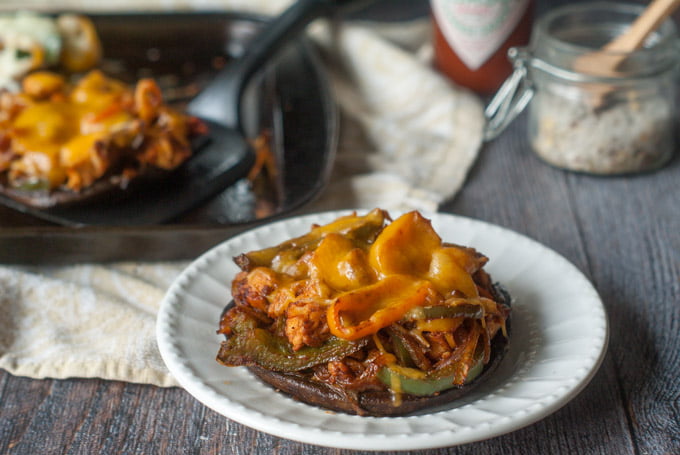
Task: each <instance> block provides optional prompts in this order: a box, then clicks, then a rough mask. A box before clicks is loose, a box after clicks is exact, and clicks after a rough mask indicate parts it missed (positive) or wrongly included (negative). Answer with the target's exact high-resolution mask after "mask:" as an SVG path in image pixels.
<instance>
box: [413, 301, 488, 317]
mask: <svg viewBox="0 0 680 455" xmlns="http://www.w3.org/2000/svg"><path fill="white" fill-rule="evenodd" d="M459 317H465V318H471V319H482V318H483V317H484V308H483V307H482V306H481V305H474V304H471V303H463V304H460V305H456V306H449V305H435V306H426V307H418V308H415V309H414V310H413V312H412V313H407V315H406V317H405V319H411V320H416V319H443V318H459Z"/></svg>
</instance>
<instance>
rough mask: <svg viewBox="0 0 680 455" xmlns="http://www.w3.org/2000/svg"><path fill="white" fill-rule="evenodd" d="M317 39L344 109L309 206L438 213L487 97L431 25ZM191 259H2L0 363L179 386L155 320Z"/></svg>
mask: <svg viewBox="0 0 680 455" xmlns="http://www.w3.org/2000/svg"><path fill="white" fill-rule="evenodd" d="M288 1H289V0H275V1H273V0H241V1H238V0H222V1H219V0H213V1H210V0H194V1H191V0H186V1H180V0H176V1H172V0H144V1H142V0H126V1H122V0H119V1H117V2H93V1H87V0H63V1H62V2H60V7H61V8H64V9H73V10H82V11H88V10H97V9H99V10H101V9H112V7H113V6H115V8H120V9H123V10H125V9H129V10H133V9H140V8H141V9H155V8H160V9H180V10H186V9H212V10H214V9H239V10H249V11H256V12H261V13H266V14H275V13H277V12H279V11H280V10H281V9H282V8H283V7H284V6H285V5H286V4H287V3H288ZM17 5H21V7H23V8H33V9H42V8H43V7H45V8H47V9H49V7H50V2H49V1H47V0H39V1H36V0H25V1H23V2H21V3H20V4H19V3H16V2H12V1H5V2H2V4H0V9H7V10H14V9H16V8H17ZM45 5H47V6H45ZM112 5H113V6H112ZM310 34H311V35H312V36H313V39H314V40H315V41H316V42H317V43H318V44H319V47H320V48H321V49H322V53H323V54H324V55H325V57H326V59H325V60H326V61H327V62H328V67H329V72H330V75H331V79H332V86H333V89H334V94H335V97H336V99H337V101H338V104H339V105H340V108H341V114H342V116H341V123H340V139H339V149H338V155H337V162H336V165H335V167H334V172H333V176H332V178H331V182H330V184H329V186H328V188H327V189H326V190H325V191H324V192H323V193H322V194H321V196H320V198H319V199H318V200H317V201H316V202H315V203H313V204H311V205H310V206H309V207H308V208H307V210H308V211H316V210H329V209H338V208H355V207H356V208H373V207H383V208H386V209H391V210H404V209H420V210H429V211H433V210H436V209H437V206H438V204H440V203H441V202H442V201H444V200H446V199H447V198H450V197H452V196H453V195H454V194H455V193H456V192H457V191H458V190H459V189H460V187H461V185H462V184H463V183H464V180H465V176H466V174H467V172H468V170H469V168H470V166H471V165H472V163H473V162H474V160H475V158H476V156H477V153H478V151H479V149H480V147H481V143H482V129H483V123H484V120H483V113H482V105H481V102H480V100H478V99H477V98H476V97H475V96H474V95H471V94H469V93H468V92H466V91H464V90H461V89H459V88H456V87H453V86H452V85H451V84H450V83H449V82H447V81H446V80H445V79H443V78H442V77H441V76H439V75H438V74H437V73H436V72H434V71H433V70H432V69H431V68H430V64H429V60H428V54H429V47H428V45H429V24H428V22H427V21H426V20H422V21H416V22H413V23H408V24H396V25H385V24H381V25H379V26H378V25H376V24H371V25H370V26H369V25H368V24H345V25H344V26H342V27H341V28H340V29H339V30H334V29H331V28H330V27H328V26H327V24H326V23H325V22H323V21H319V22H317V23H315V24H313V26H312V27H311V29H310ZM1 224H2V223H1V221H0V227H1ZM186 265H187V264H186V263H164V264H159V263H152V264H149V263H124V264H112V265H96V264H81V265H74V266H61V267H46V266H33V267H17V266H3V265H0V368H3V369H5V370H7V371H9V372H11V373H13V374H16V375H22V376H29V377H35V378H45V377H49V378H67V377H96V378H104V379H111V380H123V381H129V382H138V383H148V384H155V385H158V386H172V385H176V382H175V380H174V379H173V378H172V377H171V375H170V374H169V372H168V371H167V370H166V368H165V366H164V364H163V361H162V359H161V358H160V354H159V352H158V349H157V346H156V341H155V331H154V325H155V317H156V313H157V311H158V308H159V304H160V301H161V299H162V297H163V295H164V293H165V291H166V289H167V288H168V287H169V285H170V283H171V282H172V280H173V279H174V278H175V277H176V276H177V275H178V274H179V273H180V272H181V270H182V269H183V268H184V267H185V266H186Z"/></svg>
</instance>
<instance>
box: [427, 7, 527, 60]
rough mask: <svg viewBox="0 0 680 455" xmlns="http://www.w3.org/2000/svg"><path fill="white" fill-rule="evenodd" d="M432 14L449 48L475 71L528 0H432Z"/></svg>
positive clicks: (514, 24)
mask: <svg viewBox="0 0 680 455" xmlns="http://www.w3.org/2000/svg"><path fill="white" fill-rule="evenodd" d="M431 3H432V13H433V14H434V17H435V20H436V21H437V25H438V26H439V28H440V29H441V31H442V33H443V34H444V36H445V37H446V40H447V41H448V43H449V46H451V49H453V51H454V52H455V53H456V55H458V57H459V58H460V59H461V60H462V61H463V63H465V65H466V66H467V67H468V68H470V69H471V70H473V71H474V70H477V69H479V67H481V66H482V65H483V64H484V63H485V62H486V61H487V60H488V59H489V58H491V56H493V55H494V54H495V53H496V52H497V51H498V49H499V48H500V47H501V46H502V45H503V43H504V42H505V40H506V39H508V36H510V34H511V33H512V32H513V30H514V29H515V27H517V24H518V23H519V21H520V20H521V19H522V16H523V15H524V12H525V11H526V9H527V7H528V5H529V0H432V1H431Z"/></svg>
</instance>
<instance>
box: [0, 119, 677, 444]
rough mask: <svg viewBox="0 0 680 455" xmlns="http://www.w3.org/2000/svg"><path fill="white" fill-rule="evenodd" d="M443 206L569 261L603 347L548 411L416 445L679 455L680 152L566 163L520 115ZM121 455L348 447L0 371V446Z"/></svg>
mask: <svg viewBox="0 0 680 455" xmlns="http://www.w3.org/2000/svg"><path fill="white" fill-rule="evenodd" d="M444 209H445V211H449V212H452V213H456V214H460V215H465V216H470V217H474V218H478V219H481V220H485V221H489V222H492V223H496V224H499V225H501V226H504V227H507V228H510V229H513V230H516V231H518V232H520V233H522V234H525V235H527V236H529V237H532V238H534V239H536V240H537V241H539V242H541V243H543V244H545V245H546V246H548V247H550V248H552V249H554V250H556V251H557V252H558V253H560V254H562V255H563V256H565V257H566V258H567V259H569V260H570V261H571V262H573V263H574V264H575V265H576V267H578V268H579V269H580V270H581V271H582V272H583V273H584V274H585V275H586V276H587V277H588V278H589V279H590V280H592V282H593V284H594V285H595V287H596V289H597V290H598V292H599V293H600V296H601V297H602V299H603V301H604V303H605V306H606V310H607V312H608V317H609V322H610V329H611V333H610V342H609V350H608V354H607V356H606V357H605V360H604V362H603V364H602V366H601V368H600V370H599V371H598V373H597V374H596V375H595V377H594V378H593V380H592V381H591V383H590V384H589V385H588V386H587V387H586V388H585V389H584V390H583V391H582V392H581V393H580V394H579V395H578V396H577V397H576V398H575V399H574V400H572V401H571V402H569V403H568V404H567V405H565V406H564V407H563V408H562V409H560V410H558V411H557V412H555V413H554V414H552V415H551V416H549V417H547V418H545V419H543V420H541V421H539V422H537V423H535V424H533V425H530V426H528V427H526V428H523V429H520V430H518V431H515V432H513V433H510V434H506V435H503V436H500V437H497V438H493V439H490V440H486V441H482V442H478V443H473V444H467V445H463V446H458V447H451V448H446V449H439V450H430V451H422V452H411V453H419V454H420V453H422V454H428V455H435V454H436V455H440V454H504V455H505V454H517V455H520V454H522V455H525V454H616V455H618V454H634V455H642V454H655V455H671V454H679V453H680V416H679V414H680V411H679V410H680V375H679V374H678V372H679V371H680V158H678V156H676V157H675V159H674V160H673V161H672V162H671V163H670V164H669V165H668V166H666V167H665V168H663V169H662V170H660V171H658V172H654V173H650V174H645V175H636V176H625V177H606V178H605V177H593V176H588V175H579V174H573V173H568V172H564V171H561V170H558V169H554V168H552V167H550V166H548V165H546V164H544V163H543V162H542V161H540V160H539V159H538V158H536V156H535V155H534V154H533V153H532V152H531V151H530V150H529V146H528V143H527V140H526V118H525V117H520V118H519V119H518V120H517V121H516V122H515V123H514V124H513V125H512V126H511V127H510V128H509V129H508V130H507V131H506V132H505V133H504V134H503V135H502V136H501V137H500V138H498V140H496V141H494V142H493V143H491V144H488V145H487V146H486V147H485V148H484V150H483V151H482V154H481V155H480V157H479V160H478V161H477V163H476V165H475V166H474V168H473V170H472V172H471V173H470V176H469V178H468V181H467V183H466V185H465V187H464V188H463V190H462V191H461V192H460V193H459V194H458V196H457V197H455V198H454V199H453V200H452V201H449V202H447V203H446V204H445V206H444ZM117 453H121V454H217V453H220V454H238V455H240V454H251V453H261V454H282V455H283V454H285V455H293V454H296V455H297V454H307V455H321V454H350V453H356V452H352V451H345V450H335V449H328V448H323V447H320V446H314V445H308V444H301V443H297V442H293V441H289V440H286V439H281V438H277V437H273V436H269V435H267V434H265V433H260V432H257V431H254V430H251V429H249V428H247V427H245V426H243V425H240V424H237V423H234V422H232V421H229V420H227V419H225V418H224V417H222V416H220V415H218V414H217V413H215V412H214V411H212V410H210V409H208V408H206V407H205V406H203V405H201V404H200V403H198V402H197V401H196V400H195V399H194V398H193V397H191V396H190V395H189V394H187V393H186V392H184V391H183V390H181V389H178V388H169V389H162V388H157V387H153V386H146V385H139V384H128V383H120V382H113V381H103V380H92V379H70V380H50V379H46V380H32V379H27V378H21V377H15V376H12V375H10V374H8V373H7V372H5V371H0V454H117ZM393 453H396V452H393ZM400 453H404V452H400Z"/></svg>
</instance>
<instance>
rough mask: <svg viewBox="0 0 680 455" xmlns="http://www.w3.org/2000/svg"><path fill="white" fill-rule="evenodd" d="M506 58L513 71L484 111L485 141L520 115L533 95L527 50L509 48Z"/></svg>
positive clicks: (494, 136)
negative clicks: (510, 63) (510, 62)
mask: <svg viewBox="0 0 680 455" xmlns="http://www.w3.org/2000/svg"><path fill="white" fill-rule="evenodd" d="M508 58H509V59H510V60H511V61H512V65H513V68H514V70H513V72H512V74H511V75H510V76H509V77H508V78H507V79H506V80H505V82H504V83H503V85H501V88H500V89H498V92H496V94H495V95H494V97H493V98H492V99H491V101H490V102H489V104H488V105H487V107H486V110H485V111H484V116H485V117H486V127H485V128H484V140H486V141H490V140H492V139H495V138H496V137H498V135H500V134H501V133H502V132H503V130H505V128H506V127H507V126H508V125H509V124H510V122H512V121H513V120H514V119H515V117H517V116H518V115H519V114H520V113H522V111H523V110H524V108H525V107H526V106H527V104H529V101H531V98H532V97H533V96H534V93H535V88H534V84H533V82H532V81H531V78H530V77H529V70H528V65H529V62H530V53H529V51H528V50H527V48H524V47H511V48H510V49H509V50H508Z"/></svg>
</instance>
